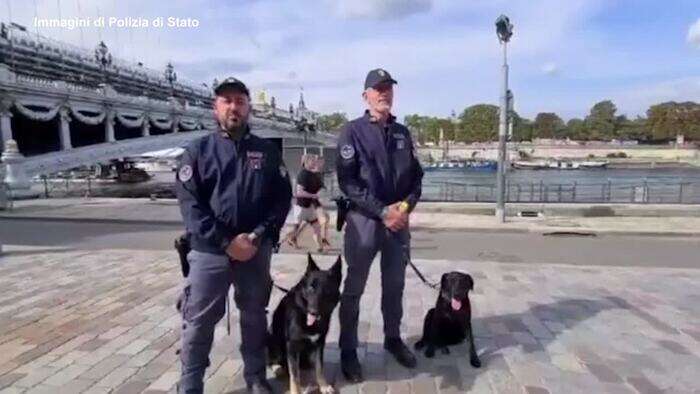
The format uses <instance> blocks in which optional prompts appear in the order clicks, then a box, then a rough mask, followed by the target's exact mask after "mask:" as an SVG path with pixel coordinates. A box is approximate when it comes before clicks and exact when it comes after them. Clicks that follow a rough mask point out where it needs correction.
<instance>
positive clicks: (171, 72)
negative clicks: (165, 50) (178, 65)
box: [163, 62, 177, 97]
mask: <svg viewBox="0 0 700 394" xmlns="http://www.w3.org/2000/svg"><path fill="white" fill-rule="evenodd" d="M163 76H164V77H165V80H166V81H168V85H170V96H171V97H175V85H174V84H175V81H177V73H176V72H175V67H173V65H172V63H170V62H168V64H167V65H166V66H165V72H164V74H163Z"/></svg>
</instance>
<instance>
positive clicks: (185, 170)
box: [177, 164, 192, 182]
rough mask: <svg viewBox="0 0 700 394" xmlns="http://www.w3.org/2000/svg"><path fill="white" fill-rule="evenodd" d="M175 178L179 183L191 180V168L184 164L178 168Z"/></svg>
mask: <svg viewBox="0 0 700 394" xmlns="http://www.w3.org/2000/svg"><path fill="white" fill-rule="evenodd" d="M177 177H178V179H179V180H180V182H187V181H189V180H190V179H192V166H191V165H189V164H185V165H184V166H182V167H180V171H178V172H177Z"/></svg>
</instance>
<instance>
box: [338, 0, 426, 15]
mask: <svg viewBox="0 0 700 394" xmlns="http://www.w3.org/2000/svg"><path fill="white" fill-rule="evenodd" d="M432 6H433V2H432V0H337V1H336V2H335V12H336V15H338V16H340V17H341V18H348V19H355V18H356V19H360V18H371V19H402V18H405V17H407V16H409V15H413V14H420V13H424V12H428V11H430V9H431V8H432Z"/></svg>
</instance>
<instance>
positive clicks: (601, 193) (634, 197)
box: [326, 176, 700, 204]
mask: <svg viewBox="0 0 700 394" xmlns="http://www.w3.org/2000/svg"><path fill="white" fill-rule="evenodd" d="M326 187H327V188H326V193H327V195H328V196H329V197H335V196H337V195H339V194H340V190H339V189H338V184H337V181H336V179H335V177H330V176H329V177H326ZM421 200H422V201H434V202H440V201H448V202H495V201H496V185H495V184H490V183H470V182H458V181H427V182H425V181H424V183H423V194H422V196H421ZM506 201H507V202H522V203H528V202H532V203H626V204H700V183H699V182H650V181H640V182H638V183H630V182H615V181H607V182H601V183H579V182H570V183H548V182H545V181H538V182H510V183H507V184H506Z"/></svg>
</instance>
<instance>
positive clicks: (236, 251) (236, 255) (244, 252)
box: [226, 234, 258, 261]
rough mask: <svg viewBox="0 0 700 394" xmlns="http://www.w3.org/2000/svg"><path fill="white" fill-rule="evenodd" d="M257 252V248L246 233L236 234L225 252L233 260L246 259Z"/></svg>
mask: <svg viewBox="0 0 700 394" xmlns="http://www.w3.org/2000/svg"><path fill="white" fill-rule="evenodd" d="M257 252H258V248H257V247H256V246H255V244H253V241H252V240H251V239H250V237H249V235H248V234H238V235H237V236H236V238H234V239H233V240H231V243H230V244H229V245H228V247H227V248H226V254H227V255H228V256H229V257H230V258H231V259H233V260H235V261H248V260H250V259H252V258H253V256H255V254H256V253H257Z"/></svg>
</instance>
